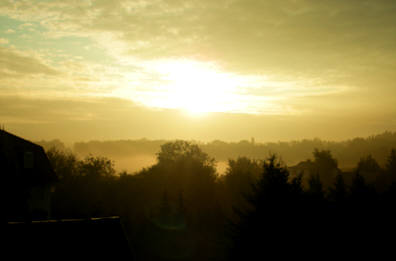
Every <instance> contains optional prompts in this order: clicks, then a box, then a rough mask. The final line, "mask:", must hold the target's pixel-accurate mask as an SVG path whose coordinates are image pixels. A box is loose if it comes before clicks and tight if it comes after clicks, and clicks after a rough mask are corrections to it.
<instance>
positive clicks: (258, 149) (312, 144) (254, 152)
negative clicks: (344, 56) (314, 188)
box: [38, 132, 396, 174]
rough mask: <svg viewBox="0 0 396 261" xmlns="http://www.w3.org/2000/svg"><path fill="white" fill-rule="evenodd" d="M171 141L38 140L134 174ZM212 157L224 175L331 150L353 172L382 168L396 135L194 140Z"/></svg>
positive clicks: (300, 159)
mask: <svg viewBox="0 0 396 261" xmlns="http://www.w3.org/2000/svg"><path fill="white" fill-rule="evenodd" d="M166 142H169V140H150V139H139V140H113V141H112V140H107V141H106V140H105V141H84V142H76V143H74V144H72V145H71V146H69V147H68V146H65V145H64V144H63V143H62V141H60V140H52V141H39V142H38V143H39V144H41V145H42V146H43V147H44V148H46V149H49V148H51V147H56V148H58V149H61V150H63V149H69V150H71V151H73V152H74V153H75V154H76V155H78V156H79V157H81V158H84V157H86V156H88V155H94V156H105V157H107V158H109V159H111V160H113V161H114V167H115V169H116V170H117V171H120V172H121V171H126V172H128V173H134V172H137V171H140V170H141V169H142V168H147V167H150V166H151V165H154V164H155V163H156V154H157V153H158V152H159V150H160V146H161V145H163V144H165V143H166ZM192 142H193V143H195V144H198V145H199V147H200V148H201V149H202V150H203V151H204V152H206V153H207V154H208V155H209V156H211V157H213V158H215V160H216V168H217V171H218V173H219V174H224V172H225V171H226V168H227V161H228V160H229V159H236V158H238V157H248V158H251V159H257V160H263V159H265V158H267V157H268V156H269V155H270V154H271V153H275V154H277V155H279V157H281V159H282V161H283V162H284V163H285V164H287V165H288V166H293V165H296V164H298V163H299V162H301V161H304V160H307V159H312V157H313V156H312V153H313V151H314V149H320V150H330V151H331V153H332V154H333V156H334V157H335V158H336V159H337V161H338V164H339V167H340V168H341V169H344V170H350V169H352V168H353V167H355V165H356V164H357V162H358V161H359V159H360V158H362V157H365V156H367V155H372V156H373V158H374V159H375V160H377V161H378V163H379V164H380V165H381V166H383V165H384V164H385V161H386V157H387V155H388V153H389V151H390V150H391V149H392V148H394V147H396V132H384V133H381V134H377V135H372V136H369V137H357V138H354V139H350V140H345V141H325V140H321V139H319V138H316V139H306V140H295V141H278V142H267V143H259V142H255V140H254V138H252V139H251V140H241V141H239V142H224V141H220V140H215V141H212V142H200V141H192Z"/></svg>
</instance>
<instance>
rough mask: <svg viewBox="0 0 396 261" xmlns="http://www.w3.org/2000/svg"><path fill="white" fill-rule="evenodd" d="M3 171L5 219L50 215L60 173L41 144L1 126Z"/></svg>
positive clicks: (15, 219) (0, 169)
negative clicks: (51, 200)
mask: <svg viewBox="0 0 396 261" xmlns="http://www.w3.org/2000/svg"><path fill="white" fill-rule="evenodd" d="M0 173H1V175H0V179H1V186H2V189H1V190H2V193H4V195H3V196H2V203H3V204H2V208H3V211H2V212H3V214H2V219H3V220H4V219H5V220H7V221H17V220H26V219H27V220H31V219H45V218H48V216H49V215H50V195H51V191H52V190H53V188H54V185H55V183H56V181H57V176H56V174H55V172H54V170H53V169H52V167H51V164H50V162H49V160H48V158H47V155H46V154H45V152H44V149H43V148H42V147H41V146H39V145H37V144H34V143H32V142H30V141H28V140H25V139H23V138H20V137H18V136H15V135H13V134H11V133H9V132H7V131H4V130H0Z"/></svg>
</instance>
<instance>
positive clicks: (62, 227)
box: [2, 217, 134, 260]
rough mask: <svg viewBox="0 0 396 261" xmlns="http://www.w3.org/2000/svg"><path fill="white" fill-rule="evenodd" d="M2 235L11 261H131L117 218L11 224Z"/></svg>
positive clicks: (132, 258) (131, 255)
mask: <svg viewBox="0 0 396 261" xmlns="http://www.w3.org/2000/svg"><path fill="white" fill-rule="evenodd" d="M2 236H4V239H5V241H3V242H6V244H5V245H6V252H10V253H11V256H10V259H15V260H19V258H25V257H28V258H29V259H32V260H33V258H37V260H57V259H62V260H63V259H65V260H67V259H69V260H134V257H133V253H132V251H131V249H130V245H129V242H128V240H127V238H126V236H125V233H124V229H123V226H122V223H121V221H120V218H119V217H106V218H95V219H66V220H46V221H33V222H31V223H24V222H12V223H8V224H7V229H6V231H5V233H2ZM3 255H4V253H3ZM4 256H5V255H4Z"/></svg>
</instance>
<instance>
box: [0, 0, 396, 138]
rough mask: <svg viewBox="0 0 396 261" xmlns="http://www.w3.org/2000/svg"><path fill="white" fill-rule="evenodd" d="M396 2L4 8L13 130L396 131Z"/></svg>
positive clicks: (1, 42)
mask: <svg viewBox="0 0 396 261" xmlns="http://www.w3.org/2000/svg"><path fill="white" fill-rule="evenodd" d="M395 13H396V1H393V0H376V1H364V0H349V1H344V0H343V1H341V0H321V1H318V0H282V1H279V0H267V1H261V0H216V1H212V0H180V1H179V0H168V1H162V0H142V1H140V0H134V1H123V0H120V1H115V0H114V1H105V0H101V1H95V0H89V1H88V0H76V1H72V0H70V1H63V0H62V1H57V0H54V1H49V0H31V1H23V0H2V1H0V79H1V80H0V124H1V126H2V127H3V128H5V129H6V130H8V131H10V132H13V133H15V134H17V135H20V136H23V137H26V138H28V139H33V140H40V139H46V140H48V139H55V138H58V139H61V140H64V141H70V142H71V141H82V140H94V139H96V140H111V139H137V138H143V137H145V138H151V139H190V140H191V139H193V140H202V141H210V140H215V139H220V140H226V141H231V140H234V141H236V140H241V139H250V138H251V137H254V138H255V139H256V140H257V141H277V140H294V139H303V138H315V137H319V138H322V139H329V140H342V139H347V138H352V137H356V136H368V135H371V134H376V133H379V132H383V131H386V130H388V131H395V130H396V106H395V104H396V73H395V72H396V16H395V15H394V14H395Z"/></svg>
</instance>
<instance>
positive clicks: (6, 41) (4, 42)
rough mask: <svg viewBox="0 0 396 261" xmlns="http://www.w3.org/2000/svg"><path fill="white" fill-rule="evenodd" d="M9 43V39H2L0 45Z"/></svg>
mask: <svg viewBox="0 0 396 261" xmlns="http://www.w3.org/2000/svg"><path fill="white" fill-rule="evenodd" d="M8 43H9V41H8V39H5V38H0V44H8Z"/></svg>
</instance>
